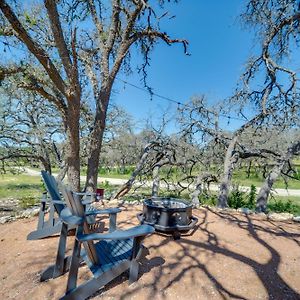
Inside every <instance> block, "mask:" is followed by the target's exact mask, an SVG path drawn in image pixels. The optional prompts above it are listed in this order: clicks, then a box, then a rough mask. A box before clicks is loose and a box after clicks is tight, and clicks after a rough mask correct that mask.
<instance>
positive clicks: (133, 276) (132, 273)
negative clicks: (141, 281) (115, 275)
mask: <svg viewBox="0 0 300 300" xmlns="http://www.w3.org/2000/svg"><path fill="white" fill-rule="evenodd" d="M138 276H139V263H138V261H137V260H136V259H134V260H132V261H131V264H130V269H129V284H132V283H134V282H135V281H137V280H138Z"/></svg>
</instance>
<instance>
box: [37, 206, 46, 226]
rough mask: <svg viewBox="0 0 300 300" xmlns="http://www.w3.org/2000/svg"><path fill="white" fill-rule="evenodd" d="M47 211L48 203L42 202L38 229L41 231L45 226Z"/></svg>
mask: <svg viewBox="0 0 300 300" xmlns="http://www.w3.org/2000/svg"><path fill="white" fill-rule="evenodd" d="M45 210H46V202H44V201H43V200H42V201H41V206H40V211H39V220H38V225H37V228H38V229H41V228H43V226H44V223H45Z"/></svg>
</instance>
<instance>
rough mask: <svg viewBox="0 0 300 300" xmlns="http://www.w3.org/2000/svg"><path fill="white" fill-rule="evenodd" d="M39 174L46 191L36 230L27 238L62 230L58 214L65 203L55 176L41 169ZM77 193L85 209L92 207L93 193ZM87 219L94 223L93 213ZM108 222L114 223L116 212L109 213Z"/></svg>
mask: <svg viewBox="0 0 300 300" xmlns="http://www.w3.org/2000/svg"><path fill="white" fill-rule="evenodd" d="M41 175H42V178H43V181H44V183H45V187H46V189H47V193H44V194H43V198H42V200H41V206H40V211H39V219H38V225H37V230H35V231H33V232H31V233H29V234H28V236H27V239H28V240H37V239H42V238H45V237H49V236H51V235H54V234H59V233H60V232H61V230H62V224H63V223H62V220H61V218H60V214H61V211H62V210H63V209H64V208H65V207H66V203H65V201H64V200H63V199H62V197H61V194H60V192H59V189H58V186H57V182H56V180H55V178H54V177H53V176H52V175H51V174H49V173H48V172H46V171H41ZM77 195H79V196H80V197H82V200H81V201H82V203H83V204H84V205H85V207H86V209H87V210H92V209H93V207H92V206H90V204H91V203H92V202H93V199H92V198H93V194H88V193H77ZM48 208H49V216H48V220H46V218H45V214H46V211H47V209H48ZM118 211H121V210H118ZM88 221H89V224H94V223H95V218H94V217H93V215H91V216H90V217H88ZM110 223H111V226H113V224H115V223H116V214H113V213H112V214H110ZM98 224H99V223H98ZM98 224H94V227H96V226H97V225H98ZM73 228H74V226H73ZM68 229H69V230H70V229H72V227H71V226H69V228H68Z"/></svg>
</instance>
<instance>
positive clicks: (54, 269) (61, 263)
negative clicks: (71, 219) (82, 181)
mask: <svg viewBox="0 0 300 300" xmlns="http://www.w3.org/2000/svg"><path fill="white" fill-rule="evenodd" d="M43 178H45V179H46V182H48V180H51V181H53V182H54V183H55V186H56V188H57V190H56V189H55V191H54V192H53V193H52V196H53V197H54V196H55V194H56V195H58V194H59V191H58V187H57V183H56V181H55V179H54V177H52V176H51V175H49V174H46V175H45V174H44V177H43ZM49 178H50V179H49ZM53 182H52V183H53ZM48 183H49V182H48ZM60 185H61V187H62V189H65V187H63V185H62V184H60ZM52 186H53V185H50V187H52ZM49 190H50V188H49ZM74 195H76V197H78V201H79V202H80V205H81V207H82V209H83V211H84V214H85V216H86V219H88V221H90V219H91V218H92V224H91V223H90V222H87V223H86V230H88V232H91V233H92V232H93V233H95V232H99V229H102V228H101V227H98V226H97V221H96V220H95V217H96V216H99V215H108V216H109V232H112V231H114V230H116V218H117V213H119V212H121V209H119V208H107V209H101V210H97V209H95V208H94V209H90V210H87V209H86V207H85V203H86V202H85V201H82V199H81V196H82V193H74ZM53 202H54V205H56V204H57V202H56V201H53ZM63 203H64V204H63V209H64V208H66V203H68V202H63ZM87 203H90V202H89V201H87ZM59 205H61V203H59ZM60 208H61V207H60ZM63 209H62V210H61V211H60V212H59V216H60V223H61V224H60V228H61V230H60V236H59V242H58V249H57V255H56V261H55V263H54V264H53V265H51V266H49V267H47V268H46V269H45V270H44V271H43V272H42V274H41V277H40V281H45V280H48V279H50V278H56V277H59V276H61V275H63V274H64V273H66V272H67V271H68V270H69V267H70V262H71V256H66V255H65V254H66V245H67V237H68V230H69V229H73V228H75V227H77V225H76V224H73V225H72V224H71V225H68V224H66V223H64V222H63V221H62V219H61V214H62V211H63ZM95 225H96V226H95Z"/></svg>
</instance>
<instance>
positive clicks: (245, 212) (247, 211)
mask: <svg viewBox="0 0 300 300" xmlns="http://www.w3.org/2000/svg"><path fill="white" fill-rule="evenodd" d="M237 211H238V212H241V213H243V214H246V215H249V214H252V211H251V209H249V208H247V207H240V208H238V209H237Z"/></svg>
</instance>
